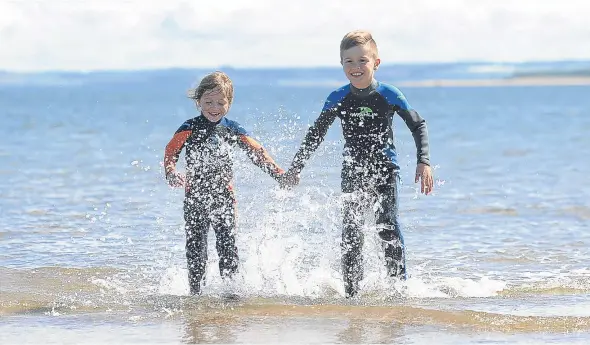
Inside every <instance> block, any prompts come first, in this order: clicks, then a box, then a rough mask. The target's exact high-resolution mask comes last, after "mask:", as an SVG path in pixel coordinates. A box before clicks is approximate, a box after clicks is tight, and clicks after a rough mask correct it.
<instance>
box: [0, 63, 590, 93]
mask: <svg viewBox="0 0 590 345" xmlns="http://www.w3.org/2000/svg"><path fill="white" fill-rule="evenodd" d="M217 69H220V70H223V71H225V72H227V73H228V74H229V75H230V77H231V78H232V80H233V81H234V84H236V85H250V86H256V85H272V86H278V87H281V86H283V87H308V86H330V87H333V86H339V85H343V84H345V83H346V82H347V81H346V79H345V77H344V75H343V73H342V70H341V68H340V67H339V66H334V67H306V68H303V67H301V68H233V67H231V66H222V67H219V68H217ZM212 70H215V68H213V69H211V68H209V69H205V68H168V69H151V70H120V71H118V70H112V71H109V70H105V71H90V72H74V71H72V72H70V71H48V72H25V73H22V72H10V71H1V70H0V86H39V87H48V86H49V87H76V86H81V85H98V86H100V85H107V84H108V85H113V84H120V85H134V84H145V83H158V84H163V85H166V87H173V88H188V87H190V86H193V85H194V83H195V82H196V81H197V80H198V79H200V78H201V77H202V76H203V75H204V74H206V73H208V72H210V71H212ZM377 73H378V74H377V77H378V78H379V80H382V81H384V82H388V83H392V84H395V85H399V86H404V87H453V86H455V87H468V86H474V87H475V86H534V85H590V60H588V61H548V62H519V63H505V62H503V63H497V62H456V63H431V64H426V63H420V64H409V63H406V64H389V65H388V64H382V65H381V67H380V69H379V71H378V72H377Z"/></svg>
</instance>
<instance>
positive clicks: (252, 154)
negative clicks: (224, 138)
mask: <svg viewBox="0 0 590 345" xmlns="http://www.w3.org/2000/svg"><path fill="white" fill-rule="evenodd" d="M237 144H238V146H239V147H240V148H241V149H243V150H244V151H245V152H246V155H247V156H248V158H250V160H251V161H252V163H254V164H255V165H256V166H258V167H259V168H260V169H262V171H264V172H265V173H267V174H269V175H270V176H272V177H273V178H275V179H276V178H277V177H279V176H280V175H282V174H283V173H284V172H285V171H284V170H283V169H282V168H281V167H280V166H279V165H278V164H277V163H275V161H274V160H273V159H272V157H271V156H270V155H269V154H268V151H267V150H266V149H265V148H264V147H263V146H262V145H261V144H260V143H259V142H258V141H257V140H256V139H254V138H252V137H251V136H250V135H249V134H248V133H238V141H237Z"/></svg>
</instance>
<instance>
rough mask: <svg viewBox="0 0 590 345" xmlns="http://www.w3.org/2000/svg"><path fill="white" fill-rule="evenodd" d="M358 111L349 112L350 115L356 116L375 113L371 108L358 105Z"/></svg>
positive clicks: (370, 115) (369, 115) (366, 115)
mask: <svg viewBox="0 0 590 345" xmlns="http://www.w3.org/2000/svg"><path fill="white" fill-rule="evenodd" d="M358 109H359V111H358V113H351V114H350V115H352V116H356V117H374V116H375V115H376V114H374V113H373V109H371V108H369V107H358Z"/></svg>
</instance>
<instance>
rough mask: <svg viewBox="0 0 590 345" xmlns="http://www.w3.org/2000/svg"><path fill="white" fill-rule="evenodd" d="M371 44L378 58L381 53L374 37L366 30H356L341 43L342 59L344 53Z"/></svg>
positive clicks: (345, 36)
mask: <svg viewBox="0 0 590 345" xmlns="http://www.w3.org/2000/svg"><path fill="white" fill-rule="evenodd" d="M365 44H369V47H370V48H371V50H372V51H373V56H374V57H375V58H377V57H378V56H379V51H378V50H377V43H376V42H375V40H374V39H373V35H371V33H370V32H369V31H366V30H354V31H351V32H349V33H347V34H346V35H344V38H342V41H341V42H340V58H342V52H343V51H345V50H348V49H350V48H352V47H356V46H364V45H365Z"/></svg>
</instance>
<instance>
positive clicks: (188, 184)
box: [164, 72, 284, 295]
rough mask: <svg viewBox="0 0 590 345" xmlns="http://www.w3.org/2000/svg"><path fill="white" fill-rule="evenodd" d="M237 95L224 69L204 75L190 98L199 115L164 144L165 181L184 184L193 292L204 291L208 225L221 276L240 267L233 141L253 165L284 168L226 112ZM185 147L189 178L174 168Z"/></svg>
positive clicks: (276, 171) (276, 172) (275, 170)
mask: <svg viewBox="0 0 590 345" xmlns="http://www.w3.org/2000/svg"><path fill="white" fill-rule="evenodd" d="M233 97H234V90H233V84H232V81H231V79H230V78H229V77H228V76H227V75H226V74H225V73H222V72H214V73H211V74H209V75H207V76H205V77H204V78H203V79H202V80H201V82H200V84H199V86H198V87H197V88H196V89H194V90H189V98H191V99H193V100H194V101H195V104H196V106H197V109H199V110H200V112H201V114H200V115H199V116H197V117H195V118H192V119H190V120H187V121H186V122H184V123H183V124H182V125H181V126H180V128H179V129H178V130H177V131H176V133H175V134H174V136H173V137H172V139H171V140H170V142H169V143H168V145H167V146H166V151H165V156H164V167H165V172H166V180H167V181H168V183H169V184H170V185H171V186H173V187H182V186H184V187H185V199H184V219H185V222H186V223H185V230H186V258H187V262H188V272H189V285H190V293H191V295H198V294H200V293H201V280H202V279H203V278H204V275H205V268H206V265H207V234H208V232H209V227H210V226H211V227H212V228H213V230H214V231H215V236H216V248H217V253H218V254H219V271H220V274H221V276H222V277H224V278H226V277H231V276H232V275H233V274H234V273H236V272H237V271H238V249H237V247H236V240H235V226H236V214H235V212H236V210H235V203H236V199H235V196H234V191H233V188H232V180H233V168H232V165H233V161H232V146H236V145H237V146H238V147H240V148H241V149H243V150H245V151H246V153H247V155H248V157H249V158H250V159H251V160H252V162H253V163H254V164H256V165H257V166H259V167H260V168H261V169H262V170H263V171H264V172H266V173H267V174H269V175H270V176H272V177H273V178H275V179H276V180H278V178H279V177H280V176H281V175H282V174H283V173H284V171H283V169H281V168H280V167H279V166H278V165H277V164H276V163H275V162H274V161H273V159H272V158H271V157H270V156H269V155H268V153H267V151H266V150H265V149H264V148H263V147H262V146H261V145H260V144H259V143H258V142H257V141H256V140H255V139H254V138H252V137H251V136H250V135H249V134H248V132H246V130H245V129H244V128H242V127H241V126H240V124H238V123H237V122H235V121H232V120H228V119H227V118H226V117H225V115H226V114H227V113H228V111H229V108H230V106H231V104H232V101H233ZM183 148H185V150H186V177H185V176H184V175H183V174H180V173H178V172H177V171H176V162H177V161H178V156H179V154H180V152H181V151H182V149H183Z"/></svg>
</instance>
